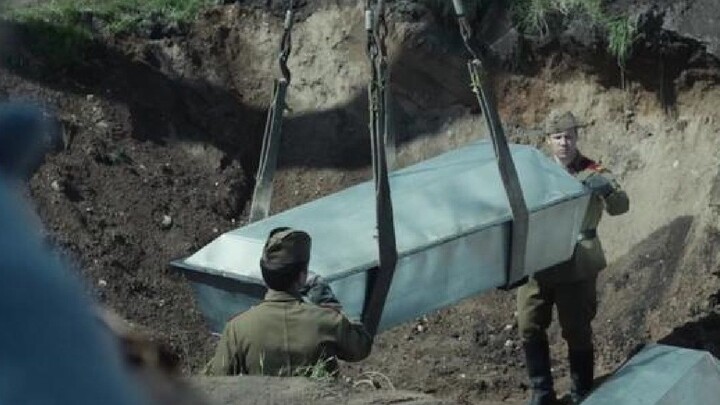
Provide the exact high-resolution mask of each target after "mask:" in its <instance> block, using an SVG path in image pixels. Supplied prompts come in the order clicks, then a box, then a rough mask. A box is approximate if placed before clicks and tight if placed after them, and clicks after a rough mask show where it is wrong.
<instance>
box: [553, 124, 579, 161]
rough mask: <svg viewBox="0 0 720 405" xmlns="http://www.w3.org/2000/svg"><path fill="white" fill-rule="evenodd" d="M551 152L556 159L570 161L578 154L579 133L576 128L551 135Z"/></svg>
mask: <svg viewBox="0 0 720 405" xmlns="http://www.w3.org/2000/svg"><path fill="white" fill-rule="evenodd" d="M548 143H550V151H551V152H552V154H553V156H555V157H556V158H558V159H560V160H563V161H569V160H572V159H573V158H575V155H576V154H577V131H576V130H575V128H571V129H568V130H566V131H563V132H557V133H554V134H550V135H549V137H548Z"/></svg>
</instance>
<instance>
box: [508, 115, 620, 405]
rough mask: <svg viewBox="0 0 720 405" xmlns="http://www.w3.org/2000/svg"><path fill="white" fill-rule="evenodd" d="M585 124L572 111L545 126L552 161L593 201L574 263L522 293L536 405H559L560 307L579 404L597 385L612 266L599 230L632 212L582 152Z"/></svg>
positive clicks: (533, 280)
mask: <svg viewBox="0 0 720 405" xmlns="http://www.w3.org/2000/svg"><path fill="white" fill-rule="evenodd" d="M580 126H581V125H580V124H579V123H578V122H577V120H576V119H575V117H574V116H573V114H572V113H570V112H562V113H553V114H551V115H550V117H549V118H548V120H547V121H546V124H545V135H546V136H547V138H548V139H547V141H548V144H549V147H550V150H551V154H552V157H553V158H554V159H555V161H556V162H557V163H558V164H561V165H562V166H563V167H565V168H566V169H567V171H568V172H569V173H570V174H572V175H573V176H575V177H576V178H577V179H578V180H580V181H581V182H582V183H583V184H585V186H586V187H588V188H589V189H590V190H591V192H592V196H591V198H590V203H589V206H588V209H587V212H586V213H585V217H584V219H583V222H582V226H581V232H580V235H579V237H578V241H577V243H576V245H575V251H574V253H573V256H572V258H571V259H570V260H569V261H567V262H565V263H561V264H559V265H556V266H553V267H551V268H549V269H546V270H543V271H541V272H539V273H536V274H535V275H534V276H533V277H530V279H529V280H528V282H527V283H526V284H524V285H523V286H521V287H520V288H519V289H518V293H517V305H518V329H519V332H520V336H521V338H522V341H523V346H524V349H525V357H526V365H527V369H528V374H529V376H530V386H531V388H532V391H533V393H532V398H531V400H530V404H531V405H545V404H553V403H555V401H556V399H555V391H554V388H553V380H552V374H551V372H550V353H549V345H548V337H547V332H546V331H547V328H548V327H549V326H550V322H551V320H552V307H553V305H556V306H557V312H558V319H559V321H560V327H561V329H562V336H563V338H564V339H565V341H566V342H567V345H568V358H569V362H570V377H571V383H572V384H571V391H570V396H571V399H572V401H573V403H580V401H582V399H583V398H584V397H585V396H586V395H587V394H588V393H589V392H590V390H591V389H592V384H593V368H594V353H593V341H592V328H591V322H592V320H593V318H594V317H595V313H596V311H597V292H596V280H597V275H598V273H599V272H600V270H602V269H603V268H605V266H606V261H605V254H604V253H603V249H602V245H601V244H600V239H598V237H597V231H596V229H597V226H598V223H599V222H600V218H601V216H602V213H603V211H606V212H607V213H608V214H610V215H620V214H623V213H625V212H627V211H628V209H629V200H628V196H627V194H626V193H625V192H624V191H623V190H622V189H621V188H620V185H619V184H618V182H617V181H616V180H615V177H614V176H613V175H612V173H610V171H609V170H607V169H606V168H604V167H603V166H602V165H601V164H599V163H597V162H595V161H593V160H591V159H589V158H587V157H585V156H584V155H583V154H582V153H580V151H579V150H578V148H577V139H578V134H577V129H578V128H579V127H580Z"/></svg>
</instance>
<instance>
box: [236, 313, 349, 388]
mask: <svg viewBox="0 0 720 405" xmlns="http://www.w3.org/2000/svg"><path fill="white" fill-rule="evenodd" d="M341 321H342V315H341V314H340V313H338V312H337V311H335V310H333V309H329V308H323V307H319V306H317V305H314V304H310V303H306V302H303V301H300V300H297V299H292V300H290V299H288V300H272V299H270V300H265V301H263V302H262V303H260V304H259V305H257V306H256V307H254V308H252V309H250V310H248V311H247V312H245V313H243V314H242V315H240V316H238V317H236V318H235V319H233V320H232V321H231V327H232V329H233V330H234V332H235V334H236V336H237V339H238V343H239V344H240V346H241V348H242V349H241V353H240V354H241V355H242V356H243V360H244V361H243V362H244V367H243V368H244V369H245V370H246V372H247V373H248V374H263V375H283V376H287V375H295V374H302V373H303V372H304V371H305V370H308V369H310V368H312V367H315V366H318V365H319V366H325V367H326V368H328V369H329V370H331V371H332V370H334V369H335V368H336V364H335V362H334V360H333V359H332V358H333V357H334V356H335V355H336V354H337V353H335V351H336V344H337V342H336V340H337V335H338V329H339V327H340V324H341ZM324 363H326V364H324Z"/></svg>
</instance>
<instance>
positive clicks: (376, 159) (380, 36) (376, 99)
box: [362, 0, 397, 336]
mask: <svg viewBox="0 0 720 405" xmlns="http://www.w3.org/2000/svg"><path fill="white" fill-rule="evenodd" d="M384 13H385V10H384V0H366V2H365V29H366V31H367V54H368V59H369V60H370V68H371V80H370V84H369V88H368V101H369V106H370V124H369V130H370V144H371V153H372V164H373V177H374V180H375V197H376V206H375V208H376V221H377V241H378V252H379V264H378V268H377V270H376V271H375V272H374V273H371V277H370V279H369V280H368V290H367V296H366V299H365V306H364V308H363V314H362V321H363V324H364V325H365V327H366V329H367V330H368V332H369V333H370V334H371V335H373V336H374V335H375V334H376V333H377V330H378V325H379V324H380V319H381V317H382V313H383V308H384V307H385V301H386V299H387V295H388V291H389V290H390V285H391V283H392V279H393V274H394V273H395V265H396V263H397V247H396V243H395V225H394V222H393V209H392V200H391V197H390V182H389V180H388V162H387V148H386V140H387V139H388V138H387V116H386V111H387V110H386V107H387V106H386V102H387V57H386V49H385V36H386V35H387V26H386V24H385V16H384Z"/></svg>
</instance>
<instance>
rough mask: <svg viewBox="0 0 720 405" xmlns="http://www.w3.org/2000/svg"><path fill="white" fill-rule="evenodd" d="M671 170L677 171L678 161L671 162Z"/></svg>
mask: <svg viewBox="0 0 720 405" xmlns="http://www.w3.org/2000/svg"><path fill="white" fill-rule="evenodd" d="M672 166H673V169H677V167H678V166H680V161H678V160H676V161H674V162H673V165H672Z"/></svg>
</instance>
